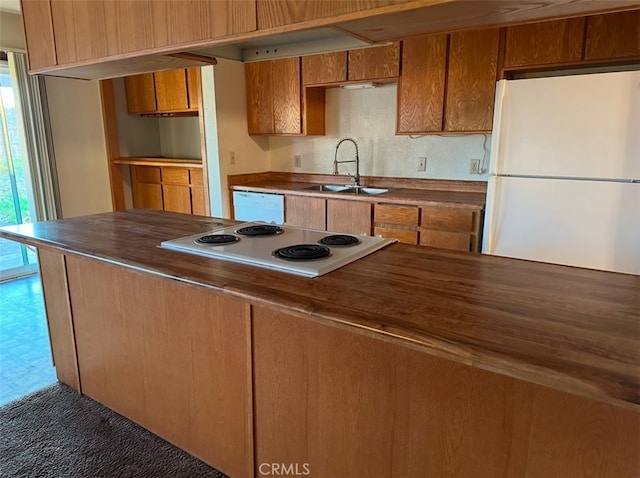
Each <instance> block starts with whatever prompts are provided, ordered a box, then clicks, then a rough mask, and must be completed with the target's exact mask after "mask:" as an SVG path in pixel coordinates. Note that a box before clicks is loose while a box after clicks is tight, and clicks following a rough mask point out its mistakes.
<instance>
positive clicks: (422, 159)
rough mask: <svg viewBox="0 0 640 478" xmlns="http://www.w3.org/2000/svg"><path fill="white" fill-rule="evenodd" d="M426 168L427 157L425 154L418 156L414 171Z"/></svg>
mask: <svg viewBox="0 0 640 478" xmlns="http://www.w3.org/2000/svg"><path fill="white" fill-rule="evenodd" d="M426 170H427V158H426V157H425V156H420V157H419V158H418V163H417V164H416V171H426Z"/></svg>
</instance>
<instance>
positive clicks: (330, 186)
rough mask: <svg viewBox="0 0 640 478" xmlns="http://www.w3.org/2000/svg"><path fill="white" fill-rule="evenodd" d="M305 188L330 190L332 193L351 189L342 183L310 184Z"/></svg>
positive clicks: (308, 189)
mask: <svg viewBox="0 0 640 478" xmlns="http://www.w3.org/2000/svg"><path fill="white" fill-rule="evenodd" d="M304 189H305V190H306V191H328V192H332V193H339V192H343V191H346V190H347V189H350V187H349V186H345V185H342V184H314V185H313V186H309V187H306V188H304Z"/></svg>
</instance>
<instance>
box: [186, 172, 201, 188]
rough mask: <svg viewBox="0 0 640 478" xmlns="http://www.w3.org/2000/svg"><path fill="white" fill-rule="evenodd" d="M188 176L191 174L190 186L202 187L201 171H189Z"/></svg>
mask: <svg viewBox="0 0 640 478" xmlns="http://www.w3.org/2000/svg"><path fill="white" fill-rule="evenodd" d="M189 174H191V185H192V186H204V180H203V175H202V169H190V170H189Z"/></svg>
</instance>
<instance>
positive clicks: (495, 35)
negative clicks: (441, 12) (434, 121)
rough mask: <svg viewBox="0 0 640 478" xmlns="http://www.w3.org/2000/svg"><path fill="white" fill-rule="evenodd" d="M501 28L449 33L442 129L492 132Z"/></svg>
mask: <svg viewBox="0 0 640 478" xmlns="http://www.w3.org/2000/svg"><path fill="white" fill-rule="evenodd" d="M499 41H500V30H499V29H497V28H493V29H489V30H477V31H470V32H459V33H452V34H451V36H450V45H449V71H448V78H447V96H446V100H445V105H446V106H445V113H444V118H445V121H444V130H445V131H491V128H492V122H493V103H494V96H495V88H496V79H497V70H498V44H499Z"/></svg>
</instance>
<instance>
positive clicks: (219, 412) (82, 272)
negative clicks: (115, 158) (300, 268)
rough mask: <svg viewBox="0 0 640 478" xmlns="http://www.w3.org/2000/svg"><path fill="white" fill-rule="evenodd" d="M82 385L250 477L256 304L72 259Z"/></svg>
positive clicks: (104, 400)
mask: <svg viewBox="0 0 640 478" xmlns="http://www.w3.org/2000/svg"><path fill="white" fill-rule="evenodd" d="M67 266H68V275H69V292H70V296H71V303H72V308H73V320H74V324H75V333H76V338H77V345H78V347H77V353H78V363H79V366H80V379H81V383H82V392H83V393H84V394H86V395H88V396H90V397H91V398H93V399H95V400H97V401H99V402H100V403H102V404H104V405H106V406H107V407H109V408H112V409H113V410H115V411H116V412H118V413H120V414H122V415H124V416H125V417H127V418H130V419H131V420H133V421H135V422H136V423H138V424H140V425H142V426H143V427H145V428H147V429H149V430H150V431H152V432H153V433H155V434H157V435H159V436H161V437H162V438H164V439H166V440H168V441H169V442H171V443H173V444H175V445H176V446H178V447H180V448H182V449H184V450H186V451H188V452H189V453H191V454H193V455H195V456H196V457H198V458H200V459H202V460H203V461H205V462H206V463H209V464H211V465H212V466H215V467H216V468H218V469H219V470H221V471H223V472H224V473H227V474H229V475H231V476H233V477H249V476H252V473H253V472H252V470H253V461H252V456H253V454H252V447H253V443H252V397H251V393H252V391H251V390H252V386H251V357H250V343H251V332H250V320H251V319H250V308H249V305H248V304H247V303H246V302H241V301H239V300H235V299H232V298H228V297H224V296H221V295H219V294H216V293H214V292H212V291H210V290H208V289H206V288H202V287H197V286H193V285H186V284H181V283H179V282H176V281H172V280H169V279H165V278H159V277H154V276H152V275H149V274H144V273H139V272H134V271H132V270H128V269H124V268H122V267H118V266H115V265H111V264H106V263H104V262H98V261H95V260H90V259H86V258H81V257H78V256H73V255H71V256H68V257H67Z"/></svg>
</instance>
